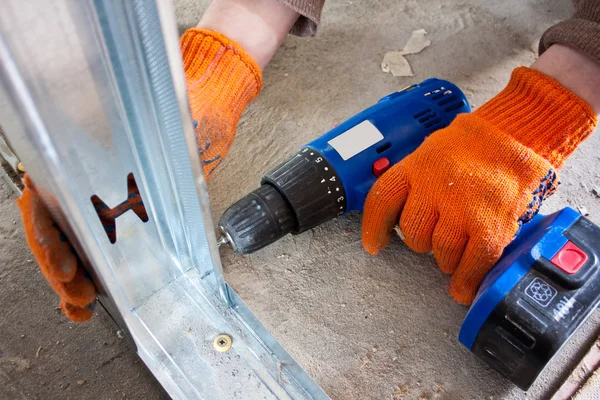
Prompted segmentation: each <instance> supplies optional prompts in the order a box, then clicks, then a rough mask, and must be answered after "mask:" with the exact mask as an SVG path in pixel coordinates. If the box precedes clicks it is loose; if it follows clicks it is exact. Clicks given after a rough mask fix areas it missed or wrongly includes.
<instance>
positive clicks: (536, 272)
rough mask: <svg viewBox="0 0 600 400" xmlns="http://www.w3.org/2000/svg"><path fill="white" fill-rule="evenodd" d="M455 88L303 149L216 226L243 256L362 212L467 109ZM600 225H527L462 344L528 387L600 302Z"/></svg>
mask: <svg viewBox="0 0 600 400" xmlns="http://www.w3.org/2000/svg"><path fill="white" fill-rule="evenodd" d="M469 111H470V107H469V104H468V102H467V99H466V97H465V95H464V94H463V93H462V92H461V90H460V89H459V88H458V87H456V86H455V85H454V84H452V83H450V82H448V81H444V80H439V79H428V80H426V81H424V82H422V83H420V84H417V85H412V86H409V87H407V88H405V89H403V90H401V91H399V92H396V93H393V94H391V95H389V96H386V97H384V98H382V99H381V100H379V102H377V104H375V105H373V106H371V107H370V108H367V109H366V110H364V111H362V112H360V113H358V114H356V115H355V116H353V117H351V118H350V119H348V120H347V121H345V122H343V123H341V124H339V125H338V126H336V127H334V128H333V129H332V130H330V131H329V132H327V133H326V134H324V135H323V136H321V137H319V138H317V139H316V140H314V141H312V142H311V143H309V144H307V145H306V146H304V147H302V148H301V149H300V150H299V151H298V152H297V153H296V154H294V155H293V156H292V157H290V158H289V159H288V160H287V161H285V162H283V163H282V164H280V165H279V166H278V167H276V168H275V169H273V170H271V171H270V172H269V173H268V174H266V175H265V177H264V178H263V179H262V181H261V186H260V187H259V188H258V189H256V190H254V191H253V192H252V193H250V194H248V195H246V196H245V197H243V198H242V199H240V200H239V201H238V202H236V203H235V204H233V205H232V206H231V207H229V208H228V209H227V210H226V211H225V213H224V214H223V216H222V217H221V219H220V221H219V230H220V231H221V233H222V235H223V236H222V239H221V240H220V242H221V243H229V244H230V245H231V247H232V248H233V250H234V251H236V252H238V253H242V254H247V253H251V252H254V251H256V250H259V249H261V248H263V247H265V246H267V245H269V244H271V243H273V242H275V241H276V240H278V239H280V238H281V237H283V236H285V235H287V234H288V233H291V234H294V235H296V234H299V233H302V232H304V231H306V230H308V229H310V228H313V227H315V226H317V225H319V224H321V223H323V222H326V221H328V220H331V219H333V218H335V217H337V216H338V215H342V214H345V213H347V212H349V211H353V210H358V211H362V209H363V206H364V201H365V198H366V195H367V193H368V192H369V189H370V188H371V187H372V186H373V184H374V183H375V181H376V180H377V178H378V177H379V176H381V175H382V174H383V173H384V172H385V171H386V170H387V169H389V168H390V167H391V166H393V165H394V164H395V163H397V162H399V161H400V160H402V159H403V158H404V157H406V156H407V155H409V154H410V153H412V152H413V151H414V150H415V149H416V148H417V147H419V145H420V144H421V143H422V142H423V140H424V139H425V138H426V137H427V136H428V135H430V134H431V133H433V132H435V131H436V130H438V129H441V128H444V127H446V126H448V125H449V124H450V123H451V122H452V120H453V119H454V118H455V117H456V116H457V115H458V114H459V113H464V112H469ZM599 252H600V228H598V227H597V226H596V225H594V224H593V223H591V222H590V221H589V220H588V219H586V218H584V217H582V216H581V215H580V214H579V213H577V212H576V211H574V210H573V209H571V208H565V209H563V210H561V211H559V212H557V213H554V214H552V215H548V216H541V215H537V216H536V217H534V218H533V219H532V221H530V222H529V223H527V224H525V225H524V226H523V227H522V228H521V230H520V231H519V233H518V234H517V237H516V238H515V240H514V241H513V242H512V243H511V244H510V245H509V246H508V247H507V248H506V250H505V251H504V254H503V256H502V259H501V260H500V261H499V262H498V264H497V265H496V266H495V267H494V268H493V269H492V271H490V273H488V275H487V277H486V279H485V280H484V282H483V284H482V285H481V287H480V289H479V293H478V294H477V297H476V298H475V301H474V303H473V305H472V306H471V308H470V310H469V312H468V314H467V316H466V318H465V321H464V322H463V325H462V327H461V330H460V333H459V341H460V342H461V343H462V344H463V345H465V346H466V347H467V348H468V349H470V350H471V351H472V352H474V353H475V354H477V355H478V356H479V357H481V358H482V359H484V360H485V361H486V362H488V363H489V364H490V365H492V366H493V367H494V368H495V369H497V370H498V371H500V372H501V373H502V374H503V375H505V376H506V377H508V378H509V379H510V380H511V381H512V382H513V383H515V384H516V385H517V386H519V387H520V388H522V389H524V390H526V389H527V388H529V386H530V385H531V384H532V383H533V382H534V380H535V379H536V377H537V376H538V375H539V373H540V372H541V371H542V370H543V369H544V367H545V366H546V365H547V364H548V363H549V362H550V360H551V359H552V358H553V357H554V355H555V354H556V353H557V352H558V351H559V349H560V348H561V347H562V345H563V344H564V343H565V342H567V340H568V339H569V337H570V336H571V335H572V334H573V332H574V331H575V330H576V329H577V328H578V327H579V326H581V325H582V324H583V323H584V322H585V320H586V319H587V318H588V317H589V316H590V315H591V313H592V311H593V310H594V309H596V307H597V306H598V303H599V302H600V275H599V274H598V269H599V261H598V258H599V257H598V254H599Z"/></svg>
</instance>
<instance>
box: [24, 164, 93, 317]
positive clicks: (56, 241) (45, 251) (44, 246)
mask: <svg viewBox="0 0 600 400" xmlns="http://www.w3.org/2000/svg"><path fill="white" fill-rule="evenodd" d="M24 181H25V190H23V195H22V196H21V198H20V199H18V200H17V205H18V206H19V209H20V210H21V218H22V219H23V227H24V228H25V238H26V239H27V243H28V244H29V248H30V249H31V251H32V252H33V255H34V256H35V259H36V260H37V262H38V264H39V266H40V270H41V271H42V275H44V278H46V280H47V281H48V283H49V284H50V287H52V289H53V290H54V291H55V292H56V293H57V294H58V295H59V296H60V308H61V309H62V311H63V312H64V313H65V314H66V315H67V317H69V318H70V319H71V320H73V321H76V322H83V321H87V320H88V319H90V318H91V317H92V313H93V311H94V305H95V304H96V289H95V287H94V284H93V283H92V281H91V280H90V279H89V277H88V276H87V273H86V272H85V269H84V268H83V266H82V265H81V264H80V262H79V259H78V258H77V255H76V254H75V252H74V250H73V248H72V247H71V244H70V243H69V241H68V240H67V238H66V237H65V235H64V234H63V233H62V231H61V230H60V228H59V227H58V226H57V225H56V224H54V221H53V220H52V216H51V215H50V212H49V211H48V209H47V208H46V206H45V205H44V203H43V202H42V199H41V198H40V196H39V195H38V193H37V191H36V189H35V187H34V186H33V183H32V182H31V180H30V179H29V176H27V175H25V179H24Z"/></svg>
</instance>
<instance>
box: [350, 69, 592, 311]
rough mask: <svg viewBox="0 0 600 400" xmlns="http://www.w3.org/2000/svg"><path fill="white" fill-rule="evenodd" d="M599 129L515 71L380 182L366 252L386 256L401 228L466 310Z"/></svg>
mask: <svg viewBox="0 0 600 400" xmlns="http://www.w3.org/2000/svg"><path fill="white" fill-rule="evenodd" d="M596 124H597V119H596V116H595V114H594V113H593V111H592V110H591V109H590V107H589V105H588V104H587V103H586V102H585V101H583V100H581V99H580V98H579V97H577V96H576V95H574V94H573V93H571V92H570V91H569V90H567V89H565V88H564V87H562V86H561V85H560V84H558V83H557V82H556V81H555V80H553V79H551V78H549V77H548V76H546V75H544V74H542V73H540V72H537V71H534V70H532V69H529V68H525V67H521V68H517V69H516V70H515V71H514V72H513V76H512V78H511V81H510V82H509V84H508V86H507V87H506V88H505V89H504V90H503V91H502V92H501V93H500V94H499V95H497V96H496V97H495V98H493V99H492V100H490V101H489V102H488V103H486V104H485V105H483V106H482V107H481V108H479V109H478V110H477V111H475V112H473V113H472V114H468V115H459V116H458V117H457V118H456V120H455V121H454V122H453V123H452V124H451V125H450V126H449V127H448V128H445V129H442V130H440V131H437V132H435V133H434V134H432V135H431V136H430V137H428V138H427V139H426V140H425V142H424V143H423V144H422V145H421V146H420V147H419V148H418V149H417V150H416V151H415V152H414V153H412V154H411V155H409V156H408V157H406V158H405V159H404V160H402V161H401V162H400V163H398V164H396V165H395V166H393V167H392V168H391V169H390V170H389V171H387V172H386V173H385V174H384V175H383V176H382V177H381V178H380V179H379V180H378V181H377V182H376V183H375V185H374V186H373V187H372V188H371V191H370V192H369V194H368V196H367V199H366V202H365V207H364V217H363V225H362V241H363V246H364V248H365V250H366V251H367V252H369V253H370V254H377V253H379V252H380V251H381V250H382V249H383V248H385V247H386V246H387V245H388V243H389V241H390V239H391V235H392V231H393V228H394V226H395V225H396V224H397V223H398V221H399V226H400V230H401V232H402V233H403V236H404V241H405V243H406V244H407V246H408V247H410V248H411V249H413V250H415V251H417V252H429V251H432V250H433V255H434V257H435V258H436V260H437V263H438V265H439V267H440V269H441V270H442V271H444V272H445V273H447V274H451V275H452V279H451V281H450V288H449V290H450V294H451V295H452V297H453V298H454V299H455V300H456V301H457V302H459V303H461V304H470V303H471V302H472V301H473V299H474V297H475V295H476V292H477V289H478V287H479V285H480V283H481V281H482V280H483V278H484V277H485V275H486V274H487V272H488V271H489V270H490V269H491V268H492V267H493V266H494V265H495V264H496V262H497V261H498V259H499V258H500V256H501V255H502V252H503V250H504V248H505V247H506V246H507V245H508V244H509V243H510V242H511V241H512V239H513V238H514V236H515V234H516V232H517V231H518V229H519V227H520V225H521V224H522V223H525V222H527V221H529V220H530V219H531V218H532V217H533V216H534V215H535V214H536V213H537V212H538V210H539V207H540V206H541V204H542V202H543V201H544V199H546V198H547V197H548V196H549V195H551V194H552V193H553V192H554V191H555V189H556V187H557V186H558V180H557V175H556V171H557V169H559V168H560V167H561V166H562V164H563V162H564V160H565V159H566V158H567V157H568V156H569V155H570V154H571V153H572V152H573V151H574V150H575V148H576V147H577V146H578V144H579V143H580V142H581V141H583V140H584V139H585V138H586V137H587V136H588V135H589V134H590V133H591V132H592V131H593V129H594V127H595V125H596Z"/></svg>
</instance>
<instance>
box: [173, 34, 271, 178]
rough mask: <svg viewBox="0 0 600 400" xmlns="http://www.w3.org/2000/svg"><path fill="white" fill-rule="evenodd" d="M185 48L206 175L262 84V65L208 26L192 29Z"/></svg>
mask: <svg viewBox="0 0 600 400" xmlns="http://www.w3.org/2000/svg"><path fill="white" fill-rule="evenodd" d="M181 50H182V53H183V64H184V70H185V77H186V83H187V90H188V99H189V103H190V110H191V113H192V118H193V120H194V129H195V131H196V144H197V146H198V151H199V152H200V158H201V162H202V168H203V170H204V176H205V177H207V178H209V177H210V176H211V175H212V173H213V172H214V171H215V169H216V168H217V167H218V166H219V164H220V163H221V161H223V158H224V157H225V155H226V154H227V152H228V151H229V147H230V146H231V144H232V142H233V139H234V137H235V131H236V128H237V124H238V121H239V119H240V116H241V115H242V111H243V110H244V108H246V106H247V105H248V103H250V101H251V100H252V99H253V98H254V97H256V95H257V94H258V92H259V91H260V88H261V85H262V79H261V71H260V67H259V66H258V64H257V63H256V62H255V61H254V60H253V59H252V58H251V57H250V56H249V55H248V54H246V53H245V52H244V50H243V49H242V48H241V47H240V46H239V45H238V44H237V43H235V42H233V41H232V40H230V39H228V38H227V37H225V36H224V35H221V34H220V33H217V32H214V31H209V30H206V29H196V28H194V29H189V30H188V31H186V32H185V34H184V35H183V36H182V37H181Z"/></svg>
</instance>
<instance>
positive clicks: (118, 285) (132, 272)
mask: <svg viewBox="0 0 600 400" xmlns="http://www.w3.org/2000/svg"><path fill="white" fill-rule="evenodd" d="M0 121H1V122H2V126H3V128H4V131H5V133H6V135H7V137H8V140H9V144H10V146H11V147H12V148H13V149H14V150H15V152H16V153H17V155H18V156H19V158H20V159H21V161H22V162H23V163H24V164H25V166H26V168H27V171H28V173H29V174H30V175H31V176H32V178H33V180H34V182H35V183H36V186H37V188H38V191H39V192H40V193H41V195H42V197H43V199H44V201H45V203H46V204H47V205H48V207H49V209H50V211H51V212H52V214H53V215H54V217H55V219H56V220H57V221H58V223H59V224H60V225H61V227H62V228H63V230H65V232H66V233H67V235H68V236H69V238H70V239H71V241H72V242H73V244H74V246H75V247H76V248H77V250H78V252H79V254H80V255H81V256H82V258H84V262H86V264H87V265H88V266H89V270H90V273H91V274H92V275H93V277H94V281H95V283H96V285H97V286H98V288H99V289H100V291H101V294H102V299H103V301H104V302H105V304H108V305H109V306H108V309H109V311H110V312H111V314H112V315H113V316H115V317H116V319H117V321H119V323H120V324H122V325H123V327H124V328H126V330H127V331H128V333H129V335H130V337H131V339H132V340H133V342H134V343H135V346H136V348H137V352H138V354H139V356H140V357H141V359H142V360H143V361H144V362H145V364H146V365H147V366H148V368H149V369H150V371H152V373H153V374H154V376H155V377H156V378H157V379H158V380H159V381H160V383H161V384H162V385H163V387H164V388H165V389H166V390H167V392H168V393H169V394H170V395H171V396H172V397H173V398H190V399H192V398H214V399H232V398H248V399H255V398H256V399H259V398H260V399H262V398H282V399H285V398H299V399H304V398H308V399H311V398H312V399H318V398H327V396H326V395H325V393H324V392H323V391H322V390H321V389H320V388H319V387H318V386H317V385H316V384H315V383H314V382H313V381H312V380H311V379H310V378H309V377H308V375H307V374H306V373H305V372H304V371H303V370H302V369H301V368H300V366H299V365H298V364H297V363H296V362H295V361H294V360H293V359H292V358H291V356H290V355H289V354H288V353H287V352H286V351H285V350H284V349H283V348H282V347H281V346H280V345H279V344H278V343H277V341H276V340H275V339H274V338H273V336H271V334H270V333H269V332H268V331H267V330H266V329H265V328H264V327H263V326H262V325H261V324H260V322H259V321H258V320H257V319H256V317H255V316H254V315H253V314H252V313H251V311H250V310H249V309H248V308H247V307H246V306H245V305H244V304H243V303H242V301H241V300H240V299H239V297H238V296H237V295H236V294H235V293H234V292H233V291H232V290H231V289H230V288H229V286H228V285H227V284H226V283H225V281H224V279H223V274H222V270H221V264H220V259H219V255H218V251H217V247H216V238H215V235H214V231H213V222H212V220H211V217H210V210H209V204H208V196H207V192H206V186H205V183H204V181H203V177H202V169H201V166H200V161H199V158H198V157H199V156H198V153H197V151H196V146H195V139H194V131H193V127H192V123H191V118H190V115H189V108H188V104H187V95H186V89H185V80H184V77H183V69H182V65H181V55H180V53H179V44H178V39H177V27H176V24H175V18H174V12H173V9H172V6H171V4H169V2H165V1H158V0H95V1H94V0H86V1H81V0H56V1H51V2H49V1H46V0H32V1H28V2H23V1H21V0H6V2H5V3H4V4H3V5H2V13H0ZM134 192H135V195H139V196H140V197H141V201H142V202H143V206H141V207H142V209H143V210H140V209H133V208H132V209H131V210H130V211H127V210H126V212H124V213H122V215H120V216H119V217H118V218H117V219H116V220H115V221H114V226H112V228H111V229H112V233H110V232H109V231H110V229H108V228H107V223H106V221H104V220H101V218H100V215H101V214H100V213H99V211H98V207H100V209H101V208H102V207H115V206H117V205H119V204H123V202H124V200H126V199H127V198H128V196H132V193H134ZM103 223H104V224H103ZM108 225H110V224H108ZM109 228H110V226H109ZM221 334H224V335H225V336H222V338H223V337H224V338H231V343H229V342H227V340H222V339H219V340H215V338H218V337H219V335H221ZM229 345H231V347H230V348H229V347H228V346H229Z"/></svg>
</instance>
